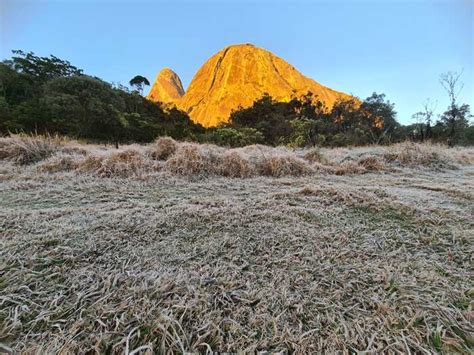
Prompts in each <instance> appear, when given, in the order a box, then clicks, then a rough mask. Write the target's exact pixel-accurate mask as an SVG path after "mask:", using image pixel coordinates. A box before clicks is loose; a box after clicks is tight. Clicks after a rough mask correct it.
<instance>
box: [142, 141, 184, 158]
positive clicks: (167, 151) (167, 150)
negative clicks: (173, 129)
mask: <svg viewBox="0 0 474 355" xmlns="http://www.w3.org/2000/svg"><path fill="white" fill-rule="evenodd" d="M177 148H178V143H177V142H176V141H175V140H174V139H173V138H170V137H159V138H158V139H157V140H156V141H155V142H154V143H153V144H152V145H151V146H150V147H149V148H148V155H149V156H150V157H151V158H152V159H154V160H167V159H168V158H169V157H170V156H171V155H173V154H174V153H175V152H176V149H177Z"/></svg>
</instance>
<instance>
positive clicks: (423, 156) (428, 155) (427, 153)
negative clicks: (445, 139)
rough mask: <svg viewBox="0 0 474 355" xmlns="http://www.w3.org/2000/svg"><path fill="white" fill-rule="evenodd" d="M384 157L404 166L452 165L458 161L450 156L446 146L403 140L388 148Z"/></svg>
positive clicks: (443, 166) (440, 166) (441, 166)
mask: <svg viewBox="0 0 474 355" xmlns="http://www.w3.org/2000/svg"><path fill="white" fill-rule="evenodd" d="M385 159H386V160H387V161H389V162H396V163H399V164H401V165H404V166H424V167H439V168H446V167H448V168H449V167H453V164H455V163H458V161H457V159H456V158H455V157H454V156H450V155H449V153H448V148H447V147H443V146H440V145H435V144H429V143H427V144H417V143H412V142H405V143H400V144H395V145H394V146H392V147H390V148H389V151H388V153H387V154H385Z"/></svg>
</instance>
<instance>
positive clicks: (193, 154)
mask: <svg viewBox="0 0 474 355" xmlns="http://www.w3.org/2000/svg"><path fill="white" fill-rule="evenodd" d="M219 163H220V161H219V156H218V155H217V154H214V152H212V151H209V150H208V151H207V152H206V151H204V150H203V149H202V147H201V146H199V145H198V144H194V143H183V144H182V145H180V146H179V148H178V149H177V151H176V153H175V154H174V155H173V156H172V157H171V158H170V159H168V160H167V161H166V163H165V166H164V168H165V170H167V171H170V172H172V173H173V174H177V175H183V176H191V175H198V176H208V175H212V174H215V173H216V171H217V169H218V165H219Z"/></svg>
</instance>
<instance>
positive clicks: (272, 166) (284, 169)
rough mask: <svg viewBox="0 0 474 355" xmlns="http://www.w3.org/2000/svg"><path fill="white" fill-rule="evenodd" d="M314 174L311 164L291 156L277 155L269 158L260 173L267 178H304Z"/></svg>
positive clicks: (261, 167) (262, 165)
mask: <svg viewBox="0 0 474 355" xmlns="http://www.w3.org/2000/svg"><path fill="white" fill-rule="evenodd" d="M311 172H313V169H312V168H311V167H310V166H309V164H308V163H307V162H306V161H304V160H303V159H301V158H298V157H297V156H295V155H290V154H275V155H273V156H270V157H267V159H265V160H264V161H263V163H262V164H261V166H260V173H261V174H262V175H265V176H273V177H282V176H302V175H308V174H309V173H311Z"/></svg>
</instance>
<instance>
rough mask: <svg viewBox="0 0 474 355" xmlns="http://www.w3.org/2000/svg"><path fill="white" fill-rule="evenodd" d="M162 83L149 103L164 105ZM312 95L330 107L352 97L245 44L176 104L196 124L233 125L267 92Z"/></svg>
mask: <svg viewBox="0 0 474 355" xmlns="http://www.w3.org/2000/svg"><path fill="white" fill-rule="evenodd" d="M160 85H161V84H159V85H157V84H156V83H155V84H154V85H153V87H152V89H151V91H150V94H149V95H148V98H149V99H151V100H153V101H160V100H159V99H158V98H159V97H160V93H159V92H160V90H161V89H160ZM157 91H158V92H157ZM308 91H311V92H312V93H313V94H314V95H315V96H316V95H317V96H318V98H319V99H320V100H322V101H324V102H325V104H326V106H328V107H329V108H330V107H332V105H333V104H334V102H335V101H336V100H337V99H338V98H339V97H350V96H349V95H347V94H344V93H341V92H338V91H335V90H332V89H330V88H328V87H325V86H323V85H321V84H319V83H317V82H316V81H314V80H312V79H310V78H308V77H306V76H304V75H303V74H301V73H300V72H299V71H298V70H296V69H295V68H294V67H293V66H292V65H290V64H289V63H287V62H286V61H284V60H283V59H281V58H279V57H277V56H276V55H274V54H273V53H271V52H269V51H267V50H265V49H262V48H258V47H256V46H254V45H252V44H240V45H232V46H228V47H226V48H224V49H222V50H221V51H219V52H218V53H217V54H215V55H213V56H212V57H211V58H209V59H208V60H207V61H206V62H205V63H204V65H203V66H202V67H201V68H200V69H199V70H198V71H197V73H196V74H195V75H194V77H193V79H192V81H191V83H190V84H189V87H188V89H187V90H186V92H185V94H184V95H183V96H182V97H180V98H178V99H176V100H174V101H173V102H174V103H175V104H176V106H177V107H178V108H180V109H182V110H184V111H186V112H187V113H188V114H189V115H190V117H191V119H192V120H193V121H195V122H197V123H200V124H202V125H203V126H205V127H212V126H216V125H218V124H219V123H222V122H228V120H229V115H230V113H231V112H232V110H234V109H237V108H238V107H239V106H242V107H248V106H251V105H252V104H253V102H254V101H255V100H257V99H259V98H260V97H261V96H262V95H263V94H264V93H268V94H270V95H271V96H272V97H273V98H274V99H276V100H278V101H289V100H291V98H293V97H300V96H302V95H304V94H306V93H307V92H308Z"/></svg>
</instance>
